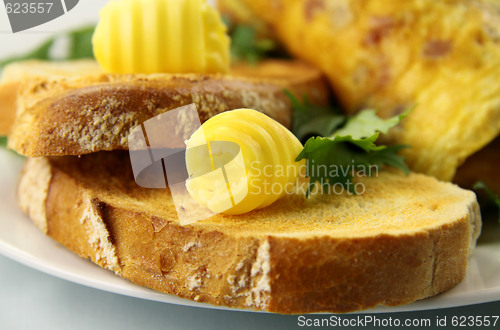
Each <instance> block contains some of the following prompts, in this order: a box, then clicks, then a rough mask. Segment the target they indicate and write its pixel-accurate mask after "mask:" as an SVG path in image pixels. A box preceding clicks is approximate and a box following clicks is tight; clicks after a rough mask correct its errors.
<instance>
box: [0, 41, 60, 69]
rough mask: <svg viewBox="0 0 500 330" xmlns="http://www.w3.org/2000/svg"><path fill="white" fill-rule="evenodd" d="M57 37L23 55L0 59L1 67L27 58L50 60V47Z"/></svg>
mask: <svg viewBox="0 0 500 330" xmlns="http://www.w3.org/2000/svg"><path fill="white" fill-rule="evenodd" d="M54 42H55V39H54V38H50V39H49V40H47V41H45V42H44V43H43V44H42V45H40V46H39V47H38V48H36V49H35V50H33V51H31V52H30V53H28V54H26V55H22V56H16V57H11V58H8V59H5V60H2V61H0V68H2V67H4V66H6V65H7V64H10V63H12V62H17V61H26V60H49V59H50V49H51V48H52V46H53V45H54Z"/></svg>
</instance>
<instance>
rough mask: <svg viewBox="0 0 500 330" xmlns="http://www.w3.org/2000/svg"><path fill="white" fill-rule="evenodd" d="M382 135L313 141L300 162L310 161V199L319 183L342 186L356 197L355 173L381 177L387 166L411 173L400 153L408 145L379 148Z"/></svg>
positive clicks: (308, 142) (314, 138)
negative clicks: (381, 170) (379, 173)
mask: <svg viewBox="0 0 500 330" xmlns="http://www.w3.org/2000/svg"><path fill="white" fill-rule="evenodd" d="M378 136H379V133H376V134H374V135H372V136H370V137H368V138H366V139H353V138H352V137H351V136H336V137H334V138H327V137H313V138H310V139H309V140H308V141H307V143H306V145H305V147H304V149H303V150H302V152H301V153H300V154H299V156H298V157H297V159H296V161H300V160H302V159H306V160H307V163H306V166H307V174H306V176H307V177H308V178H310V183H309V189H308V191H307V194H306V197H308V196H309V193H310V192H311V190H312V188H313V187H314V185H315V183H316V182H319V183H320V185H322V186H323V189H325V190H327V189H328V187H329V186H334V185H336V184H340V185H341V186H342V187H344V188H345V189H347V190H348V191H349V192H350V193H352V194H356V190H355V189H354V185H353V183H352V180H353V176H354V173H355V172H358V171H359V172H358V174H357V175H358V176H372V175H374V174H377V175H378V171H379V169H381V168H382V167H383V166H391V167H395V168H398V169H400V170H402V171H403V172H405V173H406V174H408V173H409V171H410V170H409V169H408V166H407V165H406V163H405V162H404V159H403V158H402V157H401V156H398V155H397V153H398V152H399V151H400V150H401V149H404V148H406V146H390V147H386V146H377V145H375V141H376V140H377V139H378Z"/></svg>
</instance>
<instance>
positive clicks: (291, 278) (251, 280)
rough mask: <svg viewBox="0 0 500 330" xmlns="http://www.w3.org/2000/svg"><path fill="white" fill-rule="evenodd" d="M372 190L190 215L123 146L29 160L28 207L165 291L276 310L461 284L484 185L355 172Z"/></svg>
mask: <svg viewBox="0 0 500 330" xmlns="http://www.w3.org/2000/svg"><path fill="white" fill-rule="evenodd" d="M358 179H359V181H358V182H360V183H362V184H364V185H365V187H366V191H365V193H364V194H358V195H356V196H354V195H347V194H346V193H345V194H343V195H334V194H332V195H319V194H316V195H313V196H312V197H311V198H310V199H306V198H305V197H304V192H297V193H296V194H290V195H286V196H285V197H283V198H282V199H280V200H278V201H277V202H276V203H274V204H272V205H271V206H269V207H266V208H264V209H260V210H255V211H252V212H250V213H247V214H244V215H240V216H227V215H217V216H215V217H213V218H210V219H207V220H205V221H201V222H197V223H194V224H190V225H187V226H181V225H180V224H179V221H178V219H177V213H176V212H175V208H174V205H173V201H172V199H171V195H170V192H169V190H168V189H144V188H140V187H139V186H137V185H136V183H135V182H134V178H133V174H132V169H131V167H130V161H129V155H128V152H126V151H113V152H99V153H93V154H89V155H83V156H81V157H72V156H66V157H40V158H33V159H28V160H27V163H26V165H25V167H24V170H23V172H22V175H21V179H20V183H19V186H18V201H19V205H20V206H21V208H22V209H23V210H24V212H26V214H28V215H29V217H30V218H31V219H32V220H33V221H34V223H35V224H36V225H37V226H38V227H39V228H40V229H41V230H42V231H43V232H44V233H46V234H47V235H49V236H50V237H52V238H53V239H55V240H56V241H58V242H60V243H62V244H63V245H64V246H66V247H67V248H68V249H70V250H71V251H74V252H75V253H77V254H78V255H80V256H81V257H84V258H88V259H91V260H92V261H93V262H95V263H96V264H98V265H100V266H102V267H104V268H107V269H110V270H112V271H114V272H115V273H116V274H118V275H120V276H122V277H124V278H127V279H129V280H131V281H133V282H134V283H137V284H140V285H144V286H148V287H151V288H153V289H155V290H158V291H162V292H166V293H170V294H175V295H177V296H180V297H184V298H188V299H193V300H196V301H198V302H208V303H211V304H215V305H225V306H230V307H237V308H253V309H257V310H267V311H271V312H277V313H312V312H351V311H356V310H363V309H367V308H371V307H375V306H377V305H380V304H381V305H387V306H395V305H400V304H406V303H410V302H413V301H415V300H418V299H423V298H426V297H429V296H432V295H435V294H438V293H440V292H443V291H445V290H448V289H449V288H451V287H453V286H454V285H455V284H457V283H458V282H460V281H461V280H462V279H463V277H464V275H465V272H466V269H467V261H468V256H469V254H470V253H471V251H472V250H473V248H474V246H475V243H476V239H477V237H478V235H479V232H480V229H481V218H480V213H479V208H478V204H477V202H476V197H475V195H474V193H472V192H470V191H467V190H463V189H460V188H458V187H457V186H455V185H453V184H450V183H443V182H439V181H437V180H436V179H434V178H431V177H427V176H424V175H420V174H411V175H409V176H404V175H402V174H399V173H396V172H388V171H387V172H383V173H380V175H379V177H378V178H358Z"/></svg>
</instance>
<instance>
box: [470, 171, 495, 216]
mask: <svg viewBox="0 0 500 330" xmlns="http://www.w3.org/2000/svg"><path fill="white" fill-rule="evenodd" d="M472 189H474V190H479V189H483V190H484V191H486V193H487V194H488V197H489V199H490V200H491V201H492V202H493V203H494V204H495V205H496V206H497V208H498V221H499V222H500V197H499V196H498V195H497V194H495V193H494V192H493V191H492V190H491V189H490V187H488V186H487V185H486V184H485V183H484V182H483V181H478V182H476V183H475V184H474V186H473V187H472Z"/></svg>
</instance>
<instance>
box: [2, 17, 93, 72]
mask: <svg viewBox="0 0 500 330" xmlns="http://www.w3.org/2000/svg"><path fill="white" fill-rule="evenodd" d="M94 29H95V27H94V26H88V27H84V28H80V29H77V30H74V31H70V32H69V33H66V34H63V35H60V36H57V37H53V38H50V39H48V40H47V41H45V42H44V43H43V44H41V45H40V46H39V47H38V48H36V49H35V50H33V51H31V52H29V53H28V54H25V55H20V56H15V57H11V58H8V59H5V60H3V61H0V68H2V67H4V66H6V65H7V64H10V63H12V62H17V61H26V60H46V61H48V60H56V59H55V58H53V57H52V56H51V52H52V49H53V47H54V45H55V44H56V41H57V40H59V39H61V38H68V39H69V45H68V49H67V52H66V55H65V56H63V57H62V58H60V59H59V60H76V59H83V58H94V54H93V50H92V35H93V34H94Z"/></svg>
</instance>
